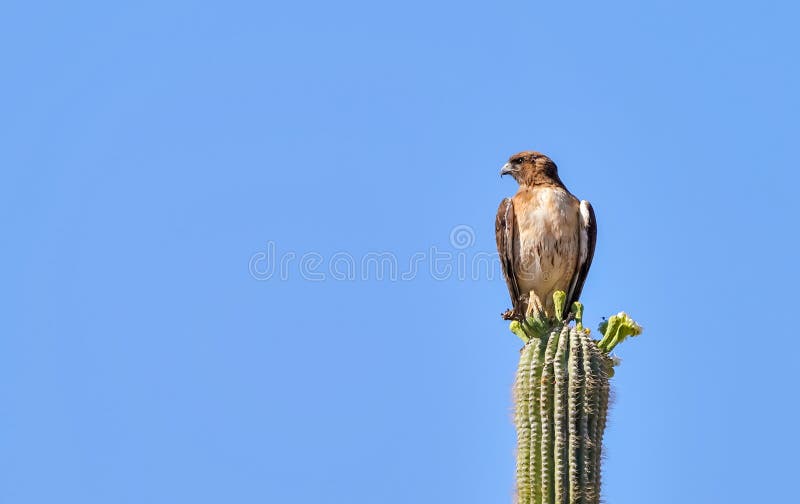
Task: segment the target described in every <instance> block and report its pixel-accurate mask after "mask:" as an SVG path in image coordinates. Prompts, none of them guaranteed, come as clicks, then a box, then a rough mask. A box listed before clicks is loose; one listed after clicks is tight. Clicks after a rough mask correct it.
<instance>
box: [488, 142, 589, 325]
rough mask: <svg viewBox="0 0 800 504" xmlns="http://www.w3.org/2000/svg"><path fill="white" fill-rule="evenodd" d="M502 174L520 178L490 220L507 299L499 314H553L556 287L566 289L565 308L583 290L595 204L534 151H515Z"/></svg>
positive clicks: (513, 316) (516, 317)
mask: <svg viewBox="0 0 800 504" xmlns="http://www.w3.org/2000/svg"><path fill="white" fill-rule="evenodd" d="M503 175H511V176H512V177H514V180H516V181H517V183H519V190H518V191H517V194H515V195H514V196H513V197H512V198H506V199H504V200H503V201H502V202H501V203H500V208H499V209H498V210H497V219H496V220H495V236H496V238H497V252H498V253H499V254H500V264H501V266H502V269H503V276H505V279H506V284H508V292H509V294H510V295H511V304H512V309H511V310H508V311H506V312H505V313H504V314H503V318H504V319H506V320H511V319H514V320H521V319H523V318H524V317H527V316H529V315H534V316H538V317H539V318H542V317H549V318H552V317H554V316H555V307H554V302H553V293H554V292H555V291H557V290H561V291H564V292H565V293H566V294H567V298H566V305H565V306H566V309H567V310H569V308H570V307H571V306H572V303H573V302H575V301H577V300H578V298H579V297H580V295H581V290H583V283H584V282H585V281H586V275H587V274H588V273H589V266H590V265H591V264H592V257H593V256H594V247H595V243H596V242H597V224H596V222H595V217H594V210H593V209H592V205H590V204H589V202H588V201H585V200H584V201H579V200H578V198H576V197H575V196H573V195H572V194H571V193H570V192H569V191H568V190H567V188H566V187H565V186H564V183H563V182H561V179H560V178H559V177H558V168H557V167H556V164H555V163H554V162H553V160H551V159H550V158H549V157H547V156H545V155H544V154H541V153H539V152H533V151H527V152H520V153H519V154H514V155H513V156H511V158H509V160H508V163H506V164H505V165H504V166H503V169H502V170H500V176H501V177H502V176H503Z"/></svg>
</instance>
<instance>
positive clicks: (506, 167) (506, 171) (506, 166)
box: [500, 163, 514, 177]
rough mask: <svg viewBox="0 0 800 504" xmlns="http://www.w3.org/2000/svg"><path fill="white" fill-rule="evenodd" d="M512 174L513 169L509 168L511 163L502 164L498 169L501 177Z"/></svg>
mask: <svg viewBox="0 0 800 504" xmlns="http://www.w3.org/2000/svg"><path fill="white" fill-rule="evenodd" d="M513 174H514V169H513V168H511V163H506V164H504V165H503V167H502V168H501V169H500V176H501V177H502V176H503V175H513Z"/></svg>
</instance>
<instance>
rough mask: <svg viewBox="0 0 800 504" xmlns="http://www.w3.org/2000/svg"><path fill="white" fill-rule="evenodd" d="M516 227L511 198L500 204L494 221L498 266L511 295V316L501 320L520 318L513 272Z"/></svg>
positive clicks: (516, 286) (515, 276) (517, 285)
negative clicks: (498, 257)
mask: <svg viewBox="0 0 800 504" xmlns="http://www.w3.org/2000/svg"><path fill="white" fill-rule="evenodd" d="M516 233H517V225H516V219H515V217H514V203H513V202H512V201H511V198H506V199H504V200H503V201H501V202H500V208H498V209H497V219H495V221H494V234H495V238H497V253H498V254H499V255H500V266H502V268H503V276H504V277H505V278H506V285H508V293H509V295H511V304H512V306H513V314H512V315H511V316H509V315H508V313H507V312H506V314H504V315H503V318H506V319H508V318H512V317H514V315H516V316H521V315H522V311H521V307H520V306H519V283H517V275H516V273H515V272H514V264H515V263H516V258H515V256H514V241H515V240H514V239H515V238H516Z"/></svg>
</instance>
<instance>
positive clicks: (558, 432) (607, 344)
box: [511, 300, 641, 504]
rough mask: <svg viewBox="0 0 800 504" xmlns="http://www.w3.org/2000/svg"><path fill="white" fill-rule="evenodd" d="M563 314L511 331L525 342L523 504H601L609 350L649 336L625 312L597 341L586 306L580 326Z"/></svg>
mask: <svg viewBox="0 0 800 504" xmlns="http://www.w3.org/2000/svg"><path fill="white" fill-rule="evenodd" d="M558 304H559V303H558V300H557V303H556V305H557V306H558ZM561 305H562V306H563V301H562V302H561ZM560 311H561V310H557V313H558V319H557V320H555V321H546V322H545V323H542V321H526V322H523V323H519V322H513V323H512V326H511V330H512V332H514V333H515V334H517V335H518V336H520V337H521V338H523V341H525V346H524V347H523V349H522V352H521V355H520V360H519V367H518V369H517V374H516V380H515V382H514V400H515V405H516V408H515V414H514V423H515V425H516V429H517V467H516V473H517V502H518V504H598V503H599V502H600V475H601V470H600V469H601V468H600V465H601V455H602V445H603V432H604V430H605V425H606V415H607V412H608V398H609V377H610V376H611V375H613V368H612V360H611V359H610V358H609V356H608V352H610V351H611V349H613V348H614V346H616V344H617V343H619V342H620V341H622V340H623V339H624V338H625V337H627V336H631V335H637V334H639V333H640V332H641V327H639V326H638V325H637V324H636V323H635V322H633V320H631V319H630V318H629V317H628V316H627V315H625V314H624V313H620V314H619V315H615V316H614V317H611V318H610V319H609V321H608V323H607V325H605V323H604V325H602V326H601V332H604V338H603V339H602V340H601V341H595V340H593V339H592V338H591V337H590V332H589V331H588V330H587V329H584V328H583V326H582V323H581V316H582V312H583V310H582V306H580V304H579V303H576V304H575V306H573V313H574V314H575V318H576V321H577V324H576V325H575V326H571V325H570V324H569V323H568V322H564V321H563V320H561V317H560ZM548 327H549V329H548ZM608 328H611V332H609V331H608Z"/></svg>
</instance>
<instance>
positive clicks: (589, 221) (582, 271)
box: [565, 200, 597, 311]
mask: <svg viewBox="0 0 800 504" xmlns="http://www.w3.org/2000/svg"><path fill="white" fill-rule="evenodd" d="M579 217H580V226H579V228H578V229H579V234H578V243H579V246H580V250H579V251H578V265H577V266H578V267H577V268H576V270H575V277H574V278H573V279H572V287H571V288H570V292H569V295H568V296H567V306H566V307H565V311H568V310H569V309H570V308H572V303H574V302H575V301H578V299H580V297H581V291H582V290H583V283H584V282H586V275H588V274H589V267H590V266H591V265H592V258H594V247H595V245H596V244H597V221H596V220H595V218H594V209H593V208H592V205H591V204H590V203H589V202H588V201H586V200H583V201H581V205H580V214H579Z"/></svg>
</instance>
